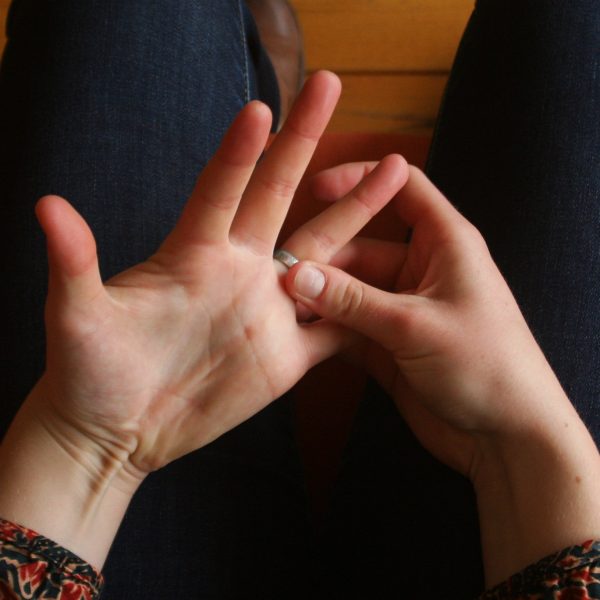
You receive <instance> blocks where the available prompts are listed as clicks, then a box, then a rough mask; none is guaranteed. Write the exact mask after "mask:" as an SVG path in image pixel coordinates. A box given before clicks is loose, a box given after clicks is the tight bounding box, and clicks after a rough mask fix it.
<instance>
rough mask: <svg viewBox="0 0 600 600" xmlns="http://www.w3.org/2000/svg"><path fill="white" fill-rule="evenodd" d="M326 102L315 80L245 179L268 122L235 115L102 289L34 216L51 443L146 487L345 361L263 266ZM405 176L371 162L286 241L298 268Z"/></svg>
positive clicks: (58, 233) (75, 235)
mask: <svg viewBox="0 0 600 600" xmlns="http://www.w3.org/2000/svg"><path fill="white" fill-rule="evenodd" d="M338 95H339V82H338V80H337V78H335V77H334V76H332V75H331V74H328V73H319V74H317V76H315V77H314V78H313V79H312V80H311V81H310V82H309V83H308V84H307V86H306V88H305V90H304V92H303V94H302V95H301V97H300V99H299V101H298V102H297V104H296V107H295V109H294V111H293V112H292V114H291V115H290V117H289V119H288V122H287V124H286V126H285V127H284V129H283V131H282V132H281V133H280V135H279V136H278V137H277V138H276V140H275V142H274V143H273V145H272V147H271V148H270V150H269V151H268V152H267V154H266V156H265V157H264V159H263V160H261V162H260V163H259V164H258V166H256V162H257V161H258V159H259V158H260V156H261V153H262V151H263V148H264V146H265V142H266V139H267V135H268V132H269V127H270V114H269V111H268V109H267V108H266V107H265V106H263V105H261V104H259V103H251V104H250V105H249V106H247V107H246V108H245V109H244V110H243V111H242V113H241V114H240V116H239V117H238V119H237V120H236V122H235V123H234V124H233V126H232V128H231V130H230V132H229V133H228V135H227V136H226V138H225V140H224V141H223V144H222V146H221V148H220V150H219V151H218V153H217V155H216V156H215V158H214V159H213V160H212V161H211V162H210V164H209V165H208V166H207V168H206V169H205V170H204V172H203V173H202V175H201V176H200V178H199V180H198V183H197V186H196V189H195V190H194V193H193V194H192V197H191V199H190V201H189V203H188V205H187V206H186V208H185V210H184V212H183V215H182V217H181V219H180V221H179V223H178V224H177V226H176V228H175V229H174V231H173V232H172V233H171V235H170V236H169V237H168V239H167V240H166V241H165V242H164V244H163V245H162V246H161V248H160V249H159V250H158V252H157V253H156V254H155V255H154V256H152V257H150V258H149V260H148V261H146V262H145V263H143V264H140V265H138V266H136V267H134V268H133V269H130V270H128V271H126V272H125V273H122V274H120V275H118V276H117V277H114V278H113V279H111V280H110V281H108V282H107V283H106V285H102V282H101V280H100V276H99V272H98V265H97V262H96V258H95V249H94V241H93V238H92V234H91V232H90V231H89V229H88V228H87V227H86V225H85V224H84V223H83V222H82V220H81V218H80V217H79V216H78V215H77V214H76V213H75V212H74V210H73V209H72V208H71V207H70V206H69V205H67V204H66V202H64V201H63V200H61V199H58V198H55V197H49V198H45V199H43V200H42V201H41V202H40V204H39V205H38V209H37V212H38V217H39V220H40V222H41V224H42V226H43V228H44V230H45V232H46V234H47V237H48V248H49V255H50V263H51V278H50V292H49V296H48V303H47V315H46V322H47V330H48V360H47V371H46V374H45V375H44V378H43V382H42V385H43V387H44V389H45V391H46V393H45V396H46V397H47V398H48V403H49V404H50V405H51V406H49V407H48V408H51V414H52V417H51V423H52V425H51V427H53V428H56V436H57V438H58V439H65V438H66V439H68V437H67V436H66V432H68V431H72V430H76V432H77V435H79V434H83V435H84V437H85V438H89V439H91V440H93V441H94V446H95V447H96V448H102V451H103V452H105V453H107V454H109V455H110V456H113V457H117V456H118V457H119V460H120V462H121V463H122V464H123V465H124V468H125V469H126V470H130V471H131V472H132V473H135V474H141V475H142V476H143V474H145V473H147V472H149V471H151V470H154V469H157V468H160V467H161V466H163V465H165V464H166V463H168V462H169V461H171V460H174V459H175V458H177V457H179V456H182V455H183V454H186V453H187V452H190V451H191V450H194V449H196V448H199V447H201V446H203V445H205V444H207V443H208V442H210V441H212V440H214V439H215V438H216V437H218V436H219V435H221V434H222V433H224V432H225V431H228V430H229V429H231V428H233V427H234V426H236V425H238V424H239V423H240V422H242V421H244V420H246V419H247V418H249V417H250V416H252V415H254V414H255V413H256V412H258V411H259V410H261V409H262V408H264V407H265V406H266V405H267V404H268V403H269V402H271V401H272V400H273V399H275V398H277V397H278V396H280V395H281V394H283V393H284V392H285V391H287V390H288V389H289V388H290V387H291V386H292V385H293V384H294V383H295V382H296V381H297V380H298V379H299V378H300V377H301V376H302V375H303V374H304V373H305V372H306V370H307V369H309V368H310V367H311V366H312V365H314V364H315V363H318V362H320V361H322V360H323V359H325V358H327V357H328V356H331V355H332V354H334V353H336V352H337V351H339V350H340V348H341V347H343V345H344V344H345V343H346V341H347V339H348V335H347V332H345V331H344V330H343V329H342V328H340V327H338V326H334V325H332V324H331V323H325V322H322V323H316V324H314V325H310V326H300V325H299V324H298V323H297V322H296V318H295V310H294V303H293V302H292V301H291V300H290V298H289V296H288V295H287V294H286V293H285V290H284V288H283V285H282V283H281V272H282V270H281V265H279V263H276V262H274V261H273V259H272V255H273V250H274V245H275V241H276V239H277V235H278V232H279V229H280V227H281V225H282V223H283V220H284V218H285V215H286V213H287V210H288V208H289V205H290V202H291V200H292V197H293V195H294V191H295V189H296V186H297V185H298V183H299V181H300V179H301V177H302V174H303V172H304V170H305V168H306V166H307V164H308V161H309V159H310V158H311V156H312V153H313V151H314V149H315V146H316V143H317V140H318V138H319V136H320V135H321V133H322V131H323V130H324V128H325V125H326V124H327V122H328V119H329V117H330V115H331V112H332V110H333V108H334V106H335V103H336V100H337V97H338ZM406 175H407V167H406V163H405V162H404V161H403V159H401V158H400V157H398V156H391V157H388V158H387V159H385V160H384V161H382V163H381V164H380V165H379V168H378V169H376V170H375V171H374V172H373V173H372V176H371V177H369V178H367V179H365V180H364V181H363V182H362V183H361V184H360V185H359V186H358V187H357V188H356V189H354V190H352V191H350V193H349V194H348V195H347V197H346V199H345V200H344V201H342V202H341V203H340V204H338V205H334V206H333V207H331V208H330V209H329V210H328V211H325V212H324V213H323V214H321V215H320V216H318V217H317V218H316V219H314V220H313V221H311V222H310V223H307V224H306V225H305V226H303V227H302V228H300V229H299V230H298V231H297V232H296V234H295V239H296V240H297V244H298V247H299V248H301V250H302V254H303V255H305V256H315V257H318V258H319V259H321V260H322V259H323V258H325V259H327V258H328V257H329V256H331V255H333V254H335V253H336V252H337V251H338V250H339V248H340V247H342V246H343V245H344V244H345V243H346V242H347V241H348V239H350V238H351V237H352V236H354V235H355V233H356V232H357V231H358V230H359V229H360V228H361V227H362V226H363V225H364V224H365V222H366V221H368V220H369V219H370V217H371V216H372V215H373V214H374V213H375V212H377V210H379V209H380V208H381V207H383V206H384V205H385V204H386V203H387V202H388V201H389V200H390V199H391V198H392V197H393V196H394V195H395V193H396V192H397V191H398V189H399V188H400V187H401V186H402V185H403V183H404V181H405V179H406ZM357 207H358V209H357ZM315 240H316V241H317V243H318V245H319V247H320V249H321V251H320V252H319V253H318V254H313V251H312V246H313V243H314V241H315ZM64 423H68V424H69V428H65V427H64V426H63V424H64Z"/></svg>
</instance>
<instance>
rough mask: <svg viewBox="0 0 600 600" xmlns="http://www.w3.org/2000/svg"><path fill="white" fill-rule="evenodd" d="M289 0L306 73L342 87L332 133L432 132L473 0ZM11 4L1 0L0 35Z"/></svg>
mask: <svg viewBox="0 0 600 600" xmlns="http://www.w3.org/2000/svg"><path fill="white" fill-rule="evenodd" d="M291 2H292V4H293V5H294V6H295V8H296V10H297V12H298V15H299V18H300V22H301V25H302V28H303V31H304V39H305V47H306V59H307V61H306V62H307V65H306V66H307V70H308V71H309V72H311V71H314V70H316V69H322V68H326V69H331V70H333V71H335V72H336V73H338V74H339V75H340V76H341V78H342V82H343V84H344V92H343V96H342V100H341V103H340V106H339V108H338V111H337V113H336V115H335V117H334V119H333V121H332V124H331V128H330V129H331V130H333V131H371V132H375V131H376V132H389V131H394V132H399V131H410V132H430V131H431V128H432V127H433V123H434V120H435V116H436V113H437V110H438V107H439V103H440V99H441V96H442V93H443V89H444V85H445V83H446V80H447V77H448V71H449V69H450V66H451V64H452V60H453V57H454V54H455V52H456V47H457V45H458V41H459V39H460V35H461V33H462V31H463V29H464V26H465V24H466V22H467V19H468V17H469V14H470V11H471V9H472V6H473V3H474V0H369V1H367V0H291ZM9 4H10V0H0V20H1V26H2V32H4V21H5V18H6V12H7V8H8V5H9ZM0 43H1V44H2V45H3V44H4V37H3V36H2V38H1V42H0Z"/></svg>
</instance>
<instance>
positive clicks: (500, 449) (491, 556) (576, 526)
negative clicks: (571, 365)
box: [474, 398, 600, 586]
mask: <svg viewBox="0 0 600 600" xmlns="http://www.w3.org/2000/svg"><path fill="white" fill-rule="evenodd" d="M482 448H483V454H482V460H481V466H480V468H479V469H478V471H477V474H476V477H475V479H474V485H475V489H476V492H477V500H478V506H479V517H480V524H481V535H482V546H483V554H484V565H485V572H486V582H487V584H488V586H492V585H495V584H497V583H499V582H501V581H503V580H505V579H507V578H508V577H509V576H510V575H512V574H514V573H516V572H517V571H519V570H521V569H522V568H524V567H525V566H527V565H528V564H531V563H533V562H535V561H537V560H539V559H541V558H543V557H545V556H547V555H549V554H551V553H553V552H556V551H558V550H560V549H562V548H565V547H567V546H569V545H574V544H579V543H582V542H584V541H586V540H589V539H592V538H593V539H600V455H599V454H598V450H597V448H596V445H595V444H594V441H593V440H592V438H591V436H590V434H589V433H588V431H587V429H586V428H585V426H584V424H583V423H582V422H581V420H580V419H579V417H578V416H577V414H576V412H575V411H574V409H572V407H571V406H570V404H569V403H568V400H567V399H566V398H563V399H562V401H557V402H556V403H553V410H552V411H548V412H547V413H546V414H545V415H540V417H539V420H538V421H537V422H536V423H535V424H534V426H532V427H526V428H523V430H521V431H518V432H515V433H512V434H511V435H502V436H496V437H495V438H494V439H489V440H487V441H486V442H485V443H483V444H482Z"/></svg>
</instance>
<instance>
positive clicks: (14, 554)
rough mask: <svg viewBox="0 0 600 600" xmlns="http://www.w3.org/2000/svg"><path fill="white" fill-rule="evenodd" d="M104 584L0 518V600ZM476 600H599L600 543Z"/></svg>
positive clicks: (86, 593) (90, 592) (58, 595)
mask: <svg viewBox="0 0 600 600" xmlns="http://www.w3.org/2000/svg"><path fill="white" fill-rule="evenodd" d="M103 583H104V580H103V578H102V575H101V574H100V573H98V572H97V571H96V570H95V569H94V568H93V567H92V566H91V565H89V564H88V563H86V562H84V561H82V560H81V559H80V558H78V557H77V556H75V555H74V554H73V553H71V552H69V551H68V550H66V549H64V548H62V547H61V546H59V545H58V544H56V543H54V542H53V541H51V540H49V539H47V538H45V537H43V536H41V535H38V534H37V533H35V532H34V531H31V530H30V529H26V528H25V527H21V526H20V525H15V524H14V523H10V522H9V521H5V520H3V519H0V600H22V599H32V600H33V599H34V598H35V599H37V598H42V599H43V598H48V599H49V598H53V599H56V600H95V599H97V598H99V597H100V593H101V591H102V586H103ZM479 600H600V541H596V542H594V541H589V542H586V543H584V544H582V545H581V546H573V547H571V548H566V549H565V550H562V551H561V552H558V553H556V554H554V555H552V556H549V557H547V558H545V559H543V560H541V561H539V562H538V563H536V564H535V565H531V566H530V567H527V568H526V569H524V570H523V571H521V572H520V573H518V574H516V575H513V576H512V577H511V578H510V579H509V580H508V581H505V582H504V583H502V584H500V585H498V586H496V587H495V588H494V589H492V590H489V591H488V592H485V593H484V594H483V595H481V596H480V597H479Z"/></svg>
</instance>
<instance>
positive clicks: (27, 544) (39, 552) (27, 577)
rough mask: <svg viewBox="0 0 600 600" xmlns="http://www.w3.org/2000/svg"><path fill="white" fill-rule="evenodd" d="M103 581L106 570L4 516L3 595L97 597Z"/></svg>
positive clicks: (0, 547)
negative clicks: (101, 570) (102, 571)
mask: <svg viewBox="0 0 600 600" xmlns="http://www.w3.org/2000/svg"><path fill="white" fill-rule="evenodd" d="M103 585H104V578H103V577H102V574H101V573H99V572H98V571H97V570H96V569H95V568H94V567H93V566H92V565H90V564H89V563H87V562H85V561H84V560H82V559H81V558H79V557H78V556H76V555H75V554H73V553H72V552H70V551H69V550H67V549H66V548H63V547H62V546H59V545H58V544H57V543H55V542H53V541H52V540H49V539H48V538H46V537H44V536H42V535H39V534H38V533H36V532H35V531H32V530H31V529H27V528H26V527H22V526H21V525H16V524H15V523H11V522H10V521H6V520H4V519H0V596H2V597H6V598H11V599H12V598H15V599H18V598H38V597H43V598H57V599H59V600H60V599H61V598H77V599H78V600H79V599H81V600H95V599H97V598H98V597H99V596H100V592H101V591H102V587H103ZM2 594H4V596H3V595H2Z"/></svg>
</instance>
